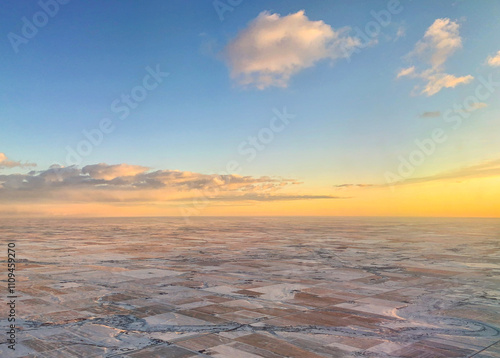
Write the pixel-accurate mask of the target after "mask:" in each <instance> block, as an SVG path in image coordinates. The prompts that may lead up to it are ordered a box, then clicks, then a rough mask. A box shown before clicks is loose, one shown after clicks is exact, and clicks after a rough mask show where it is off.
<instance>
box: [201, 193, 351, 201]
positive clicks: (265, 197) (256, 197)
mask: <svg viewBox="0 0 500 358" xmlns="http://www.w3.org/2000/svg"><path fill="white" fill-rule="evenodd" d="M194 199H195V200H196V199H199V198H194ZM317 199H348V198H347V197H344V196H334V195H285V194H272V195H270V194H244V195H241V196H229V197H211V198H208V200H210V201H282V200H287V201H288V200H317Z"/></svg>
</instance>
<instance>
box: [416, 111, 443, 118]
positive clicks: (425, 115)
mask: <svg viewBox="0 0 500 358" xmlns="http://www.w3.org/2000/svg"><path fill="white" fill-rule="evenodd" d="M436 117H441V112H440V111H433V112H424V113H422V114H421V115H420V118H436Z"/></svg>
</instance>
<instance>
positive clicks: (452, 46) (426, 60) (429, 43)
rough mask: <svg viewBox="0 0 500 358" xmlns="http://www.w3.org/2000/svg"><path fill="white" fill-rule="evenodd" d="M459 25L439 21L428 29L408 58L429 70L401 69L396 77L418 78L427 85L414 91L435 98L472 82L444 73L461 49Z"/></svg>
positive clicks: (470, 78) (470, 77) (445, 19)
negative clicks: (452, 57)
mask: <svg viewBox="0 0 500 358" xmlns="http://www.w3.org/2000/svg"><path fill="white" fill-rule="evenodd" d="M459 28H460V25H459V24H458V23H457V22H454V21H451V20H450V19H448V18H443V19H436V20H435V21H434V23H433V24H432V25H431V26H430V27H429V28H428V29H427V31H426V33H425V35H424V37H423V38H422V39H421V40H420V41H418V42H417V44H416V45H415V48H414V49H413V50H412V51H411V52H410V53H409V54H408V55H407V58H410V59H413V58H416V59H419V60H422V61H423V64H424V65H426V68H424V69H423V70H420V71H417V69H416V67H415V66H411V67H409V68H406V69H403V70H400V71H399V73H398V74H397V78H401V77H409V78H419V79H422V80H424V81H425V82H426V83H425V85H424V86H423V88H421V87H419V86H417V87H416V88H415V90H416V91H417V92H418V91H420V93H421V94H425V95H427V96H432V95H434V94H436V93H438V92H439V91H441V90H442V89H443V88H454V87H456V86H458V85H460V84H466V83H469V82H470V81H472V80H473V79H474V77H473V76H471V75H466V76H459V77H457V76H455V75H450V74H448V73H445V72H444V65H445V63H446V61H447V60H448V59H449V58H450V56H451V55H453V54H454V53H455V51H457V50H458V49H460V48H462V38H461V37H460V34H459Z"/></svg>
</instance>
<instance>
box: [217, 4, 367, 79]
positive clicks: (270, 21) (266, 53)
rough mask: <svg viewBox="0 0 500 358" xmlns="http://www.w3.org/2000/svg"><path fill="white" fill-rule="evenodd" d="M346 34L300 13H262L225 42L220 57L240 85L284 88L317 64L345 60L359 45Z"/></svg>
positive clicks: (343, 30) (356, 39)
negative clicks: (325, 60)
mask: <svg viewBox="0 0 500 358" xmlns="http://www.w3.org/2000/svg"><path fill="white" fill-rule="evenodd" d="M348 31H349V29H348V28H342V29H339V30H335V29H333V28H332V27H331V26H330V25H327V24H325V23H324V22H323V21H311V20H309V19H308V18H307V16H306V15H305V12H304V11H303V10H301V11H298V12H296V13H294V14H290V15H287V16H280V15H279V14H272V13H270V12H267V11H264V12H262V13H260V15H259V16H258V17H257V18H256V19H254V20H253V21H252V22H251V23H250V24H249V25H248V26H247V27H246V28H245V29H244V30H242V31H241V32H240V33H239V34H238V35H237V37H236V38H235V39H233V40H232V41H231V42H229V44H228V45H227V46H226V48H225V51H224V54H225V58H226V61H227V63H228V65H229V67H230V69H231V77H232V78H233V79H234V80H236V81H237V82H238V83H239V84H240V85H242V86H254V87H257V88H258V89H264V88H267V87H270V86H277V87H286V86H287V85H288V82H289V80H290V77H291V76H292V75H294V74H296V73H297V72H299V71H301V70H303V69H304V68H307V67H311V66H313V65H314V64H315V63H316V62H318V61H319V60H322V59H331V60H336V59H339V58H346V57H348V56H349V54H350V53H351V52H352V51H351V49H353V48H355V47H357V46H359V45H360V40H359V39H358V38H355V37H351V36H349V35H348Z"/></svg>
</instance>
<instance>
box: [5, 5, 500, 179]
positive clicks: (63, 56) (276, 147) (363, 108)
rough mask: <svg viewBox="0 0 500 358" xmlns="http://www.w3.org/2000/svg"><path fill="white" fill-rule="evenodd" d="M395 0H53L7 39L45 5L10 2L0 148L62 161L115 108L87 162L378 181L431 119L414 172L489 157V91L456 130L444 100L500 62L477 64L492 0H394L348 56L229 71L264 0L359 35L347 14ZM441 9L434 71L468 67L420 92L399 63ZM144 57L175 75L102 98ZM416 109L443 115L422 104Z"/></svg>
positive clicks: (457, 96)
mask: <svg viewBox="0 0 500 358" xmlns="http://www.w3.org/2000/svg"><path fill="white" fill-rule="evenodd" d="M48 2H50V1H48ZM221 2H222V3H227V0H222V1H221ZM388 3H390V2H388V1H352V2H345V1H344V2H342V1H298V0H294V1H248V0H247V1H241V3H240V4H239V5H237V6H235V7H234V8H233V11H227V12H225V13H224V14H223V16H224V19H223V21H221V19H220V18H219V14H218V13H217V11H216V10H215V8H214V5H213V2H212V1H153V0H151V1H145V2H139V1H107V2H101V1H92V0H91V1H78V0H72V1H69V2H68V3H67V4H64V5H62V4H60V5H59V9H58V12H57V14H55V16H54V17H50V18H49V20H48V23H47V24H46V25H45V26H43V27H40V28H39V29H38V32H37V34H36V35H35V36H34V37H33V38H31V39H29V40H28V41H27V43H22V44H20V45H19V46H18V48H17V49H18V52H17V53H16V52H15V51H14V49H13V46H12V44H11V41H10V39H9V37H8V36H9V34H11V33H15V34H18V35H21V28H22V26H23V20H22V19H23V17H26V18H27V19H29V20H32V19H33V16H34V15H35V14H36V13H37V12H39V11H40V9H41V8H40V5H39V4H38V2H37V1H13V0H8V1H4V2H3V5H2V8H3V10H2V12H1V14H0V17H1V21H0V32H1V33H3V34H4V35H3V40H2V41H1V42H0V53H1V62H2V65H1V66H0V78H1V79H2V80H1V81H0V86H1V87H0V89H1V91H0V93H1V96H0V120H1V123H2V129H1V131H0V143H1V148H0V152H3V153H5V154H6V156H7V157H8V158H10V159H11V160H16V161H21V162H30V163H36V164H37V166H38V168H48V167H49V166H50V165H51V164H53V163H60V164H63V165H64V164H65V158H66V154H67V147H68V146H70V147H72V148H75V147H76V146H77V145H78V143H79V142H80V141H81V140H82V139H84V136H83V134H82V131H83V130H91V129H93V128H98V126H99V122H100V121H101V119H102V118H110V119H111V120H112V121H113V123H114V124H115V125H116V129H115V130H114V131H113V132H112V133H110V134H107V135H105V137H104V139H103V141H102V144H100V145H98V146H95V148H93V149H92V152H91V154H90V155H88V156H85V157H84V158H83V160H82V161H81V163H80V166H85V165H89V164H95V163H108V164H118V163H129V164H135V165H141V166H146V167H150V168H153V169H178V170H181V171H192V172H197V173H220V172H222V171H224V170H225V165H226V163H227V162H228V161H229V160H231V159H235V160H237V161H238V162H240V163H241V164H242V165H241V166H242V171H241V174H243V175H251V176H266V175H269V176H280V177H285V178H288V177H290V178H296V179H297V180H301V181H304V185H305V186H306V187H307V186H310V187H311V188H313V187H314V188H330V186H331V185H334V184H340V183H344V182H354V183H357V182H371V183H381V182H383V181H384V172H386V171H387V170H395V168H396V167H397V165H398V155H406V154H407V153H409V152H411V150H412V148H413V147H414V140H415V139H417V138H424V137H427V136H429V133H431V132H432V130H433V129H434V128H436V127H443V128H445V129H446V131H447V136H448V137H449V139H448V140H447V141H446V143H444V144H443V145H442V146H440V148H439V150H437V151H436V153H435V154H434V155H433V156H432V157H431V158H429V159H428V160H427V161H426V162H425V163H424V164H423V165H422V166H420V167H419V168H418V169H417V172H416V173H417V174H419V175H430V174H433V173H435V172H436V171H439V170H443V169H453V168H455V167H460V166H464V165H472V164H474V163H476V162H479V161H482V160H488V159H494V157H495V154H496V153H494V150H495V149H497V148H498V147H497V144H496V143H497V140H498V135H496V134H494V130H497V129H498V119H497V118H498V114H499V105H498V100H494V99H493V98H496V99H498V94H494V95H493V96H494V97H491V98H490V99H489V100H488V101H487V103H486V104H485V106H484V108H481V110H478V111H474V113H472V116H471V118H468V119H467V120H466V121H464V123H463V125H462V126H461V127H460V128H459V129H457V130H451V129H450V128H451V125H450V124H449V123H446V122H444V121H443V118H442V114H443V113H444V112H445V111H446V110H447V109H448V108H451V107H452V106H453V104H454V103H461V102H462V101H463V100H464V99H465V98H466V97H467V96H469V95H471V94H473V92H474V88H475V87H476V86H477V84H478V82H477V81H478V78H479V76H488V75H489V74H491V73H493V74H496V75H497V76H499V75H498V69H497V68H496V67H494V66H488V65H487V64H486V61H487V58H488V56H494V55H495V53H496V52H497V51H499V50H500V40H499V37H498V35H497V34H499V33H500V21H498V20H499V14H500V4H499V3H497V2H492V1H491V2H486V1H484V2H472V1H469V2H466V1H442V2H435V1H402V2H401V4H400V5H399V7H400V8H402V11H401V12H399V13H397V14H392V16H391V21H390V23H389V24H388V25H387V26H382V27H381V31H380V32H379V33H377V34H376V36H374V37H373V38H372V40H373V43H372V44H371V45H370V46H368V47H366V48H360V49H359V51H358V52H355V53H353V54H352V55H351V56H350V58H342V57H341V58H336V59H332V58H319V59H318V60H317V61H314V64H313V65H311V66H306V67H304V68H301V69H299V70H297V71H294V72H293V74H292V75H291V76H290V77H289V78H287V79H286V84H285V85H284V86H283V85H269V86H266V87H265V88H260V89H259V88H257V87H256V86H252V84H250V85H246V86H243V85H241V83H239V82H238V80H237V79H235V78H231V76H230V71H231V65H230V63H229V61H228V60H227V58H228V57H227V56H228V55H227V54H228V48H229V47H230V44H231V43H232V42H233V41H236V40H235V39H236V37H237V36H238V34H242V33H245V31H247V30H248V29H249V28H250V24H251V23H252V21H256V18H257V17H258V16H259V14H261V13H262V12H263V11H267V12H268V15H269V16H272V14H279V16H280V18H279V19H280V20H283V19H284V18H285V17H286V16H287V15H290V14H297V12H298V11H300V10H304V11H305V13H304V17H305V19H306V20H304V17H301V19H302V20H304V21H309V22H306V23H307V24H309V23H310V22H314V21H323V23H324V25H325V26H329V27H330V28H331V29H333V31H334V32H336V31H340V29H342V28H346V27H348V28H350V30H349V29H346V30H345V32H344V33H343V35H341V36H345V37H351V38H353V39H355V38H356V37H357V34H359V33H357V32H356V28H360V29H364V28H365V26H366V24H367V23H368V22H370V21H373V20H374V18H373V15H371V11H375V12H380V11H383V10H385V9H387V6H388ZM276 16H277V15H276ZM437 19H448V20H449V21H450V22H451V23H452V24H456V25H457V26H458V29H459V30H458V31H459V35H458V36H459V37H460V39H461V46H458V47H456V48H454V49H453V51H452V53H450V54H448V55H446V61H445V64H444V65H443V66H442V68H443V69H442V71H441V67H440V69H439V71H441V72H445V73H447V74H453V75H454V76H457V77H458V76H467V75H470V76H472V77H474V79H473V80H471V81H469V82H468V83H463V84H459V85H456V86H454V87H453V88H451V87H450V88H442V89H440V90H439V91H438V92H437V93H435V94H432V95H430V96H428V95H425V94H421V93H415V90H414V87H415V86H418V85H420V86H423V85H425V84H424V83H423V81H422V80H421V78H417V77H414V78H405V77H402V78H397V74H398V73H399V71H401V70H402V69H405V68H409V67H410V66H412V65H415V64H416V65H417V70H418V66H420V65H422V64H423V62H425V61H423V60H421V59H419V58H415V57H412V56H411V55H410V56H408V54H409V53H411V52H412V51H415V50H414V49H415V48H416V44H417V43H418V42H419V41H421V40H422V39H423V36H424V34H425V33H426V31H427V30H428V29H429V28H430V27H431V26H432V25H433V24H434V22H435V21H436V20H437ZM302 20H301V21H302ZM248 36H250V35H248ZM292 36H293V35H292ZM240 60H241V59H240ZM235 61H236V60H235ZM148 66H150V67H151V68H155V66H160V68H161V70H162V71H165V72H168V73H169V76H168V77H167V78H165V79H164V81H163V82H162V83H161V84H160V85H159V86H158V87H157V88H156V89H154V90H152V91H150V92H148V93H147V98H146V99H145V100H144V101H143V102H141V103H140V104H139V105H138V106H137V108H135V109H133V110H132V111H131V114H130V115H129V116H128V117H127V118H126V119H125V120H123V121H122V120H119V119H118V116H117V114H116V113H113V112H112V111H111V109H110V105H111V103H112V102H113V101H114V100H116V99H119V98H120V96H121V95H122V94H123V93H129V94H130V91H131V90H132V89H133V88H134V86H137V85H140V84H141V82H142V80H143V77H144V76H145V75H146V74H147V73H148V72H147V71H146V69H145V68H146V67H148ZM422 66H423V67H425V65H422ZM419 71H424V68H421V69H420V70H419ZM439 71H438V72H439ZM495 71H496V72H495ZM441 72H439V73H441ZM424 82H425V81H424ZM284 107H286V109H287V111H288V112H289V113H291V114H293V115H295V118H294V119H293V120H292V121H291V123H290V125H288V126H287V127H286V129H285V130H284V131H282V132H280V133H276V135H275V138H274V140H273V141H272V142H271V143H269V144H268V145H266V148H265V150H263V151H262V152H259V154H258V156H257V157H256V158H255V159H254V160H253V161H251V162H247V161H246V159H245V157H244V156H242V155H241V154H239V153H238V149H237V148H238V146H239V144H240V143H241V142H242V141H245V140H246V138H247V137H248V136H249V135H255V134H256V133H257V132H258V131H259V130H260V129H261V128H264V127H266V126H268V125H269V121H270V120H271V118H272V117H273V116H274V114H273V109H275V108H276V109H279V110H281V109H283V108H284ZM425 112H440V115H438V116H436V117H432V118H421V115H422V114H423V113H425ZM5 170H6V171H7V172H8V173H13V172H16V171H20V170H21V171H22V169H20V168H11V169H8V168H6V169H5ZM26 170H28V169H26V168H25V171H26Z"/></svg>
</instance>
